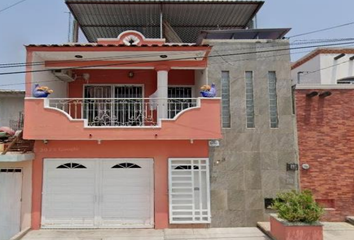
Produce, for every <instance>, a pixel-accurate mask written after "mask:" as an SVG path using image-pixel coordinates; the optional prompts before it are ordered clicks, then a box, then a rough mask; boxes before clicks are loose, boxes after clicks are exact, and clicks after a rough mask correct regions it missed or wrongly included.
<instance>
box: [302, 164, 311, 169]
mask: <svg viewBox="0 0 354 240" xmlns="http://www.w3.org/2000/svg"><path fill="white" fill-rule="evenodd" d="M301 167H302V169H304V170H309V169H310V165H309V164H307V163H304V164H302V165H301Z"/></svg>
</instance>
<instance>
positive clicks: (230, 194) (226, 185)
mask: <svg viewBox="0 0 354 240" xmlns="http://www.w3.org/2000/svg"><path fill="white" fill-rule="evenodd" d="M203 43H204V44H210V45H212V46H213V48H212V52H211V53H210V58H209V67H208V79H209V82H210V83H215V84H216V86H217V89H218V95H219V96H220V97H222V121H223V122H222V124H223V139H222V140H221V141H220V146H219V147H212V148H210V162H211V164H212V167H211V212H212V224H211V225H212V226H213V227H231V226H232V227H235V226H237V227H239V226H255V225H256V222H257V221H261V220H266V217H267V214H266V213H267V212H268V211H269V210H266V209H265V200H266V199H271V198H274V197H275V196H276V194H277V193H278V192H281V191H284V190H290V189H296V188H298V177H297V176H298V175H297V172H296V171H287V163H297V161H298V159H297V156H298V154H297V153H298V150H297V140H296V135H295V134H296V123H295V115H294V112H293V106H292V104H293V102H292V101H293V100H292V86H291V78H290V53H289V50H284V51H278V50H281V49H287V48H289V42H288V41H287V40H279V39H276V40H271V39H267V40H261V39H257V40H236V39H233V40H212V39H205V40H204V41H203ZM276 49H277V50H276ZM245 52H249V53H248V54H243V53H245ZM254 52H257V53H254ZM218 55H223V56H220V57H218ZM274 77H275V78H274ZM274 82H275V83H274ZM272 91H273V92H272ZM271 116H272V117H271Z"/></svg>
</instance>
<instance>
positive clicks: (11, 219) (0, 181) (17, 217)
mask: <svg viewBox="0 0 354 240" xmlns="http://www.w3.org/2000/svg"><path fill="white" fill-rule="evenodd" d="M21 189H22V172H21V169H0V240H9V239H10V238H11V237H13V236H14V235H15V234H17V233H18V232H20V229H21Z"/></svg>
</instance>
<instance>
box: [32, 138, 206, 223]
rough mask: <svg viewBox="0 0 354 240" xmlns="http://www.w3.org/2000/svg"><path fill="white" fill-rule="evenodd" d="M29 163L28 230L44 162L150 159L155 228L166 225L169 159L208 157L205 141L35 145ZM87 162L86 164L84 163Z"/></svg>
mask: <svg viewBox="0 0 354 240" xmlns="http://www.w3.org/2000/svg"><path fill="white" fill-rule="evenodd" d="M34 152H35V154H36V158H35V160H34V161H33V173H32V176H33V192H32V228H33V229H39V228H40V222H41V202H42V182H43V181H42V180H43V159H44V158H153V159H154V178H155V193H154V198H155V228H156V229H162V228H167V227H168V226H169V225H168V162H167V159H168V158H171V157H208V141H194V142H193V143H191V142H190V141H102V142H101V144H98V142H97V141H49V142H48V144H44V143H43V142H42V141H36V143H35V148H34ZM88 161H89V160H88Z"/></svg>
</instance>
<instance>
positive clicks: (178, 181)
mask: <svg viewBox="0 0 354 240" xmlns="http://www.w3.org/2000/svg"><path fill="white" fill-rule="evenodd" d="M168 164H169V168H168V170H169V215H170V216H169V217H170V223H174V224H185V223H210V219H211V216H210V182H209V159H207V158H169V159H168Z"/></svg>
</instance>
